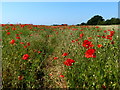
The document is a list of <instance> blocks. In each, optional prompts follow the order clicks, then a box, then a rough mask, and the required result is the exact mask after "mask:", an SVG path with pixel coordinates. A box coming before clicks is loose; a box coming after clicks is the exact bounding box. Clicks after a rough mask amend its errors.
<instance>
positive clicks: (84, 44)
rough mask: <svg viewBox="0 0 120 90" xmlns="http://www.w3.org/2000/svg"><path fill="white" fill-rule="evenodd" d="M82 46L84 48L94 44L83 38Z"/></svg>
mask: <svg viewBox="0 0 120 90" xmlns="http://www.w3.org/2000/svg"><path fill="white" fill-rule="evenodd" d="M82 46H83V47H85V48H90V47H93V46H94V45H93V44H92V42H91V41H88V40H84V42H83V44H82Z"/></svg>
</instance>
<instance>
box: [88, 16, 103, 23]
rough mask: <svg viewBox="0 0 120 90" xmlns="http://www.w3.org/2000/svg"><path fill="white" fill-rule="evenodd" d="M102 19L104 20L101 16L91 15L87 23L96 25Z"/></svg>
mask: <svg viewBox="0 0 120 90" xmlns="http://www.w3.org/2000/svg"><path fill="white" fill-rule="evenodd" d="M102 21H104V19H103V17H102V16H99V15H95V16H94V17H92V18H91V19H90V20H88V21H87V24H88V25H98V24H100V22H102Z"/></svg>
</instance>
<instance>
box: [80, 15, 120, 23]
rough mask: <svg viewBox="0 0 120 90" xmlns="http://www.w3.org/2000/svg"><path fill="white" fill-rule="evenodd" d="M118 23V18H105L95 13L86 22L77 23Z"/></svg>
mask: <svg viewBox="0 0 120 90" xmlns="http://www.w3.org/2000/svg"><path fill="white" fill-rule="evenodd" d="M118 24H120V18H111V19H107V20H105V19H104V18H103V17H102V16H99V15H95V16H94V17H92V18H91V19H90V20H88V21H87V23H84V22H83V23H81V24H78V25H118Z"/></svg>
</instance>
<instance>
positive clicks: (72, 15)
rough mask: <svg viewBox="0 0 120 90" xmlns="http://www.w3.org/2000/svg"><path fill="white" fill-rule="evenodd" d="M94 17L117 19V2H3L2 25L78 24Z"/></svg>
mask: <svg viewBox="0 0 120 90" xmlns="http://www.w3.org/2000/svg"><path fill="white" fill-rule="evenodd" d="M94 15H101V16H103V18H104V19H110V18H112V17H116V18H117V17H118V3H117V2H3V3H2V23H5V24H6V23H8V22H10V23H14V24H16V23H23V24H35V25H52V24H63V23H65V24H69V25H72V24H74V25H75V24H78V23H81V22H87V20H89V19H90V18H91V17H93V16H94Z"/></svg>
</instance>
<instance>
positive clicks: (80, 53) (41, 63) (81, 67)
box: [2, 24, 120, 89]
mask: <svg viewBox="0 0 120 90" xmlns="http://www.w3.org/2000/svg"><path fill="white" fill-rule="evenodd" d="M12 27H15V28H16V30H12ZM6 30H9V31H6ZM81 30H83V31H81ZM104 30H107V29H105V28H96V27H94V26H39V25H38V26H35V25H25V26H24V27H21V26H20V25H13V26H10V25H7V24H6V25H4V26H3V27H2V36H3V37H2V46H3V47H2V74H3V75H2V80H3V81H2V82H3V87H4V88H45V87H52V88H56V87H57V86H58V85H57V84H56V82H61V84H64V83H62V81H59V80H58V79H57V78H58V77H59V76H58V74H56V72H54V74H56V75H53V76H52V77H54V79H51V76H49V74H50V73H51V72H52V70H53V71H54V70H57V72H59V71H60V72H61V73H62V74H63V75H64V76H65V77H64V78H66V79H64V80H65V82H66V83H67V87H69V88H85V89H90V88H94V89H97V88H104V87H106V88H112V89H114V88H119V84H120V82H119V80H118V73H119V71H118V70H119V69H118V68H119V67H118V57H120V55H119V48H118V46H119V39H118V30H116V29H112V28H111V31H115V34H114V35H113V36H112V40H109V39H105V38H102V37H97V36H96V35H101V36H103V35H105V36H107V35H109V34H110V32H109V31H107V33H104ZM7 32H10V35H7V34H6V33H7ZM20 32H21V33H22V34H20ZM71 33H72V34H71ZM82 33H83V34H84V36H83V37H82V38H80V36H79V35H80V34H82ZM16 34H19V37H20V38H21V39H20V40H18V39H16ZM31 34H32V36H30V35H31ZM89 37H91V38H92V39H90V40H89V39H88V38H89ZM12 39H14V40H15V41H16V42H15V44H10V43H9V42H10V41H11V40H12ZM76 39H78V41H75V42H72V40H76ZM84 40H89V41H91V42H92V44H93V45H94V47H92V48H93V49H96V52H95V54H96V58H86V57H85V52H86V50H87V49H86V48H85V47H83V46H82V44H83V41H84ZM112 41H114V44H111V42H112ZM20 42H24V43H25V45H22V44H20ZM27 42H29V43H30V46H28V47H27V48H24V46H26V43H27ZM78 43H79V44H78ZM98 44H102V46H103V47H101V48H98V47H97V45H98ZM38 51H41V53H38ZM63 53H68V55H67V56H65V57H63V56H62V54H63ZM24 54H28V55H29V56H30V57H29V58H28V60H22V57H23V55H24ZM54 57H58V59H56V60H54V59H53V58H54ZM67 58H70V59H73V60H74V61H75V63H73V64H72V66H66V65H64V64H63V62H64V61H65V60H66V59H67ZM50 63H52V64H50ZM50 65H53V66H54V67H55V68H54V67H53V66H50ZM62 66H64V68H65V69H64V70H61V69H60V67H62ZM20 75H22V76H23V77H24V78H23V79H22V80H19V79H18V76H20ZM61 80H63V79H61ZM58 87H59V88H63V87H61V86H58Z"/></svg>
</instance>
